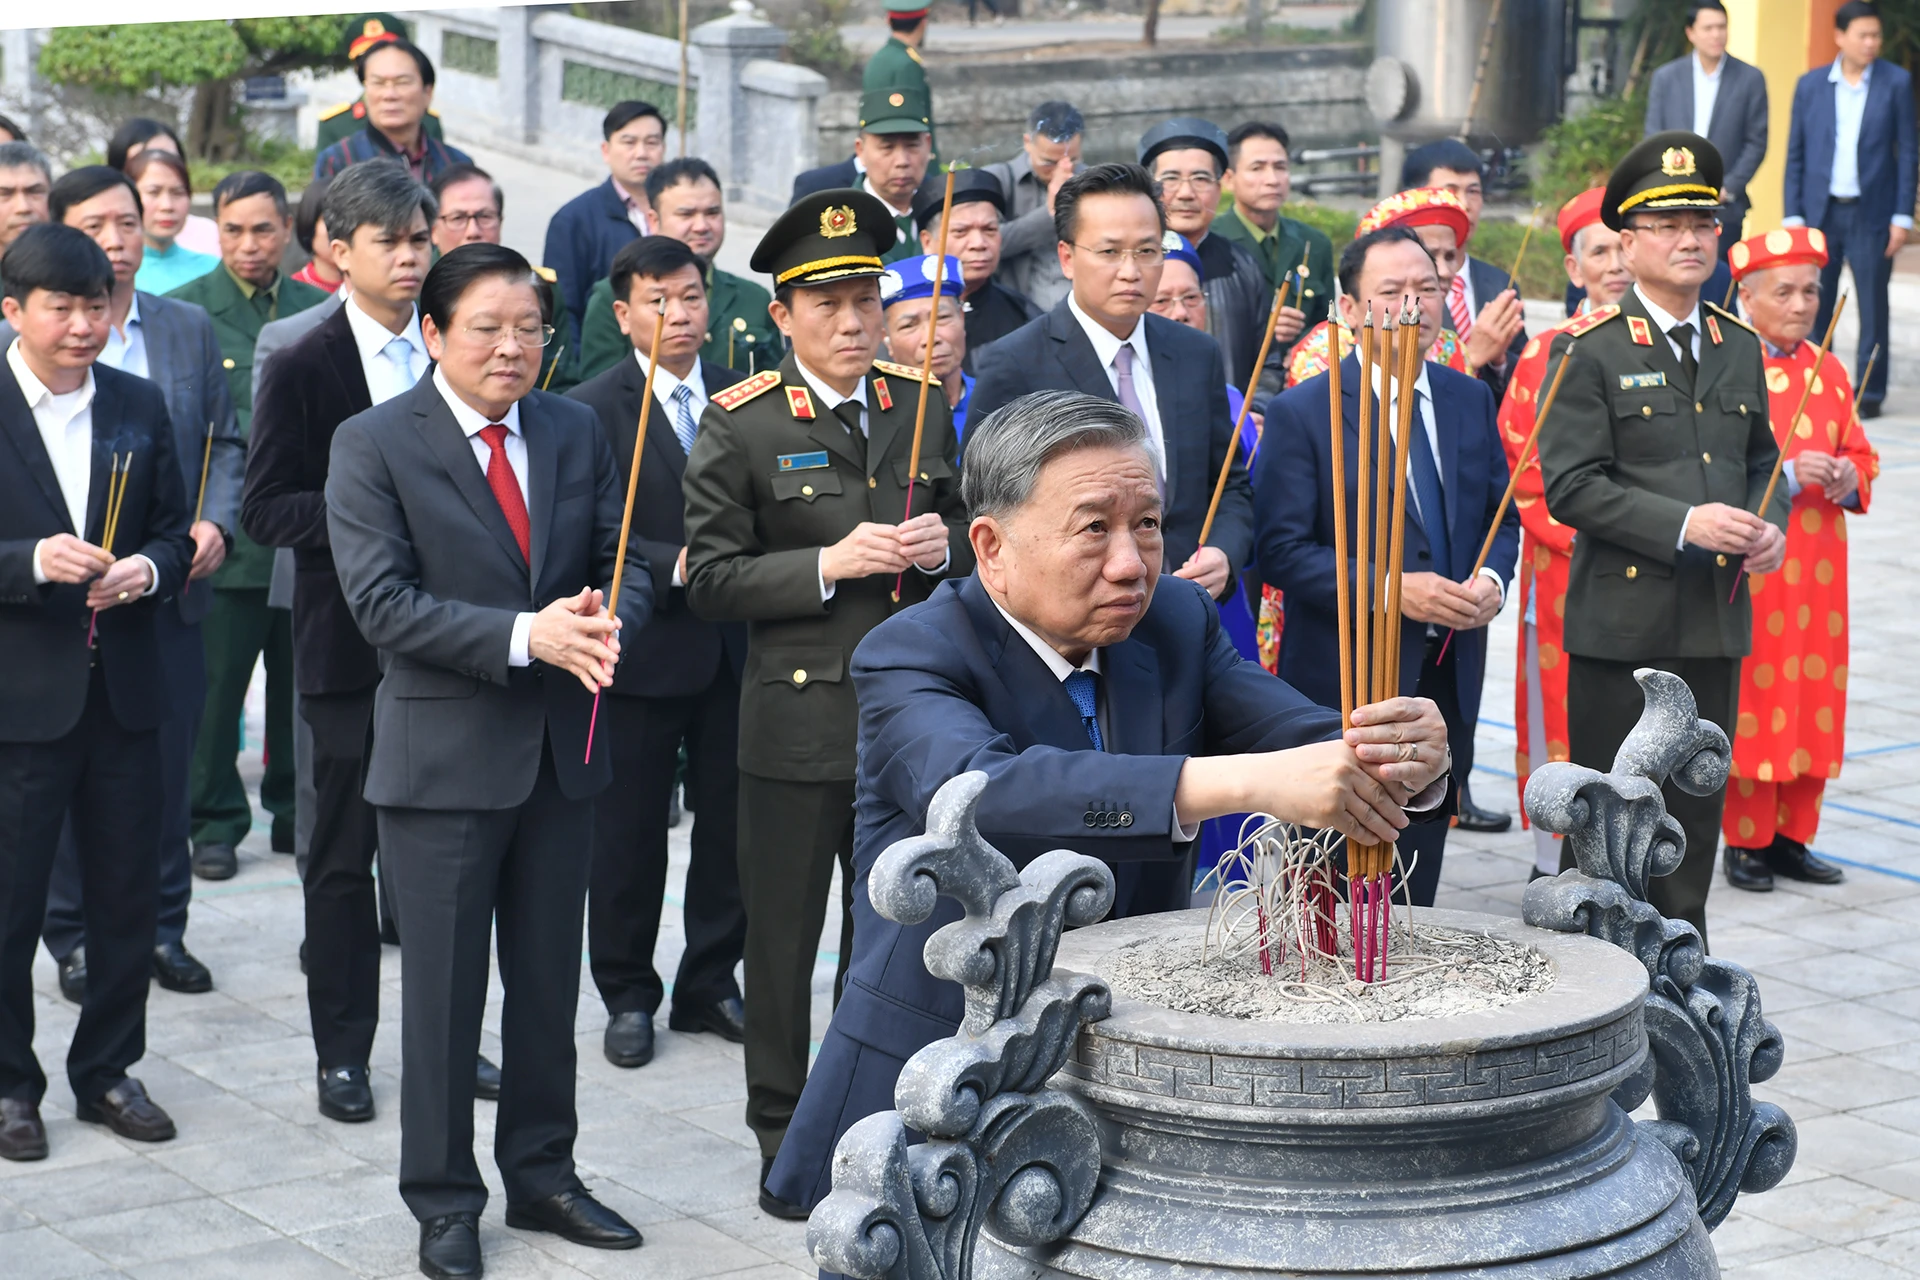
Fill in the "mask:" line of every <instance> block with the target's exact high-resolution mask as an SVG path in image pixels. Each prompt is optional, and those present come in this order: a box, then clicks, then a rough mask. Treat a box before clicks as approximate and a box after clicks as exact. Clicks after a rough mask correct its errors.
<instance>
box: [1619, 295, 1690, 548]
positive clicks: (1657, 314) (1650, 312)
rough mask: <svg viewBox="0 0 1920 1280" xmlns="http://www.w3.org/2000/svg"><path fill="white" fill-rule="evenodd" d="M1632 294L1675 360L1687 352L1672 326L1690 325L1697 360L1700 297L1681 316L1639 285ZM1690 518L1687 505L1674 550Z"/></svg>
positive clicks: (1684, 536)
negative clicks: (1654, 299) (1660, 305)
mask: <svg viewBox="0 0 1920 1280" xmlns="http://www.w3.org/2000/svg"><path fill="white" fill-rule="evenodd" d="M1633 296H1634V297H1636V298H1638V299H1640V305H1641V306H1643V307H1645V308H1646V309H1647V316H1648V317H1649V318H1650V319H1651V320H1652V321H1653V322H1654V324H1656V325H1658V326H1659V328H1660V332H1661V334H1662V335H1664V336H1665V338H1666V340H1667V349H1668V350H1669V351H1671V352H1673V357H1674V359H1676V360H1685V359H1686V358H1687V353H1686V352H1683V351H1681V350H1680V340H1679V339H1678V338H1676V337H1674V336H1673V326H1675V325H1677V324H1690V325H1692V326H1693V339H1692V341H1691V343H1690V344H1689V345H1690V347H1691V348H1692V355H1693V358H1694V359H1695V360H1698V359H1699V358H1700V299H1699V298H1697V297H1696V298H1695V299H1694V300H1693V310H1692V311H1690V312H1688V313H1687V314H1686V315H1685V316H1684V317H1682V316H1671V315H1668V314H1667V313H1666V312H1665V311H1663V310H1661V309H1660V307H1659V306H1657V305H1656V304H1655V303H1654V302H1653V301H1652V300H1651V299H1649V298H1648V297H1647V295H1646V294H1644V293H1642V292H1641V291H1640V286H1639V285H1637V284H1636V285H1634V286H1633ZM1692 519H1693V508H1692V507H1688V508H1687V514H1686V515H1685V516H1684V517H1683V518H1682V519H1681V521H1680V541H1678V542H1676V543H1674V544H1673V546H1674V549H1675V550H1676V551H1678V550H1683V549H1684V548H1685V547H1686V545H1687V522H1688V521H1690V520H1692Z"/></svg>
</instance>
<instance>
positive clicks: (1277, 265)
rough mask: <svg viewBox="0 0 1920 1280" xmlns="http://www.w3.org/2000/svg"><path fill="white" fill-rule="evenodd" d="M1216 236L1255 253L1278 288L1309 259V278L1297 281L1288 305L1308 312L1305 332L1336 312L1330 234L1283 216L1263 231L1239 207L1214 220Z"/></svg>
mask: <svg viewBox="0 0 1920 1280" xmlns="http://www.w3.org/2000/svg"><path fill="white" fill-rule="evenodd" d="M1211 230H1212V232H1213V234H1214V235H1217V236H1220V237H1223V238H1224V239H1227V240H1235V241H1238V242H1239V243H1241V244H1243V245H1245V246H1247V248H1248V249H1250V250H1252V251H1253V256H1254V257H1255V258H1258V259H1259V260H1260V265H1261V266H1263V267H1265V268H1266V269H1267V284H1268V286H1269V287H1271V288H1274V289H1278V288H1279V287H1280V281H1281V279H1282V278H1283V277H1284V276H1285V275H1286V274H1287V272H1289V271H1292V270H1294V269H1295V268H1297V267H1298V266H1299V265H1300V259H1301V258H1302V257H1303V256H1304V257H1305V258H1306V260H1307V278H1306V282H1305V284H1304V286H1303V285H1302V283H1301V282H1300V281H1298V280H1296V281H1294V285H1293V289H1292V291H1291V292H1290V293H1288V295H1287V305H1288V306H1290V307H1298V308H1299V309H1300V310H1301V311H1303V312H1305V313H1306V316H1307V323H1306V328H1304V329H1302V330H1301V332H1302V333H1306V332H1309V331H1311V330H1312V328H1313V327H1314V326H1315V325H1317V324H1319V323H1321V322H1322V321H1324V320H1325V319H1326V318H1327V316H1328V315H1329V314H1330V313H1331V312H1332V309H1333V293H1334V282H1333V271H1334V260H1333V241H1332V240H1329V239H1328V238H1327V233H1326V232H1324V231H1321V230H1318V229H1317V228H1314V227H1310V226H1308V225H1307V224H1306V223H1304V222H1296V221H1295V220H1294V219H1292V218H1289V217H1286V216H1284V215H1283V216H1281V217H1279V218H1277V219H1275V220H1274V224H1273V230H1271V231H1262V230H1261V229H1260V228H1258V227H1256V226H1254V225H1253V223H1251V222H1249V221H1248V220H1247V218H1246V216H1245V215H1244V214H1242V213H1241V212H1240V210H1239V209H1238V208H1233V209H1229V210H1227V211H1226V212H1225V213H1223V214H1221V215H1220V216H1219V217H1217V218H1215V219H1214V220H1213V226H1212V228H1211Z"/></svg>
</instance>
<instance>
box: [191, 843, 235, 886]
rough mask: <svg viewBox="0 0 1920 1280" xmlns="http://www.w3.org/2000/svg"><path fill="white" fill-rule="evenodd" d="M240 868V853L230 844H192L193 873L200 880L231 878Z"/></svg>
mask: <svg viewBox="0 0 1920 1280" xmlns="http://www.w3.org/2000/svg"><path fill="white" fill-rule="evenodd" d="M239 870H240V855H239V854H237V853H235V852H234V851H233V846H232V845H230V844H221V843H218V842H215V843H212V844H196V845H195V846H193V874H195V875H197V876H199V877H200V878H201V879H202V880H231V879H233V877H234V875H235V873H237V872H238V871H239Z"/></svg>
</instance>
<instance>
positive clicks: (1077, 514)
mask: <svg viewBox="0 0 1920 1280" xmlns="http://www.w3.org/2000/svg"><path fill="white" fill-rule="evenodd" d="M1157 461H1158V456H1157V454H1156V453H1155V451H1154V450H1153V447H1152V437H1151V436H1150V435H1149V434H1148V432H1147V430H1146V428H1145V427H1144V426H1143V424H1142V423H1141V421H1140V419H1139V417H1138V416H1136V415H1135V414H1133V413H1131V412H1129V411H1128V410H1126V409H1124V408H1122V407H1121V406H1119V405H1117V404H1115V403H1113V402H1112V401H1111V400H1108V399H1106V398H1105V397H1096V396H1089V395H1083V394H1080V393H1077V392H1060V391H1055V392H1044V393H1039V394H1035V395H1031V396H1026V397H1023V398H1021V399H1020V400H1017V401H1015V402H1014V403H1013V404H1011V405H1009V406H1007V407H1006V408H1003V409H1002V410H1000V411H999V412H998V413H995V414H994V415H992V416H991V417H989V418H987V419H986V420H985V421H984V422H982V423H980V424H979V425H977V426H975V427H974V429H973V430H972V431H970V432H969V433H968V437H967V466H966V471H965V475H964V478H963V479H962V482H961V483H962V486H963V496H964V497H965V500H966V504H967V510H968V512H969V514H970V515H971V517H972V523H971V525H970V526H969V528H968V531H967V533H968V538H969V540H970V541H971V543H972V545H973V550H974V554H975V557H976V563H977V570H976V572H975V574H974V575H973V576H972V577H969V578H966V579H964V580H960V581H949V582H946V583H943V584H942V585H941V586H940V587H939V588H938V589H936V590H935V591H934V593H933V596H932V597H931V598H930V599H929V600H927V601H926V603H924V604H921V605H918V606H916V607H914V608H912V609H908V610H905V611H903V612H902V613H899V614H897V615H895V616H894V617H893V618H891V619H889V620H888V621H886V622H883V623H881V624H880V625H879V626H877V627H875V628H874V629H873V630H872V631H871V632H869V633H868V635H867V637H866V639H865V640H863V641H862V642H861V644H860V647H859V648H858V649H857V650H856V651H855V652H854V655H853V681H854V687H855V690H856V691H857V693H858V694H859V699H860V776H859V782H858V791H857V798H856V833H855V839H854V857H853V861H854V870H855V873H856V877H857V878H856V880H855V892H854V931H853V937H854V944H853V945H854V950H853V960H852V964H851V967H850V968H849V970H848V972H847V982H846V988H845V991H844V993H843V994H842V996H841V998H840V1005H839V1007H838V1009H836V1010H835V1012H834V1015H833V1024H832V1026H831V1027H829V1028H828V1030H827V1035H826V1039H825V1041H824V1042H823V1043H822V1045H821V1049H820V1057H819V1060H818V1062H817V1063H816V1065H815V1067H814V1069H813V1071H812V1073H811V1074H810V1075H809V1076H808V1078H807V1088H806V1092H805V1093H804V1094H802V1095H801V1098H800V1105H799V1107H798V1109H797V1110H796V1111H795V1112H794V1117H793V1122H792V1125H791V1127H790V1128H789V1129H788V1131H787V1137H786V1141H785V1143H784V1144H783V1145H782V1146H781V1148H780V1155H779V1157H778V1159H776V1160H775V1162H774V1166H773V1170H772V1173H771V1175H770V1176H769V1178H768V1181H767V1187H768V1189H769V1190H770V1191H771V1192H772V1193H773V1194H774V1195H777V1196H779V1197H780V1198H781V1199H782V1200H786V1201H788V1202H790V1203H794V1204H799V1205H812V1204H814V1203H816V1202H817V1201H818V1200H819V1199H820V1198H821V1197H822V1196H823V1195H825V1194H826V1192H827V1191H828V1190H829V1185H828V1180H829V1176H830V1175H829V1168H830V1161H831V1157H832V1154H833V1149H834V1146H835V1144H836V1143H837V1142H838V1141H839V1138H840V1135H841V1134H843V1133H845V1132H846V1130H847V1128H848V1126H850V1125H852V1124H853V1123H854V1122H855V1121H857V1120H860V1119H861V1118H863V1117H865V1116H868V1115H871V1114H873V1113H874V1112H876V1111H881V1110H884V1109H886V1108H887V1107H890V1106H892V1105H893V1089H894V1084H895V1081H896V1080H897V1079H898V1078H899V1074H900V1069H901V1066H902V1065H903V1064H904V1063H905V1061H906V1060H907V1059H908V1058H909V1057H911V1056H912V1055H913V1054H914V1053H915V1052H917V1051H918V1050H919V1049H920V1048H921V1047H922V1046H924V1045H926V1044H928V1043H930V1042H932V1041H934V1040H937V1039H939V1038H941V1037H943V1036H948V1035H951V1034H953V1031H954V1029H955V1028H956V1027H957V1026H958V1025H959V1022H960V1015H961V1004H962V1001H961V993H960V988H959V986H958V985H956V984H954V983H950V982H943V981H939V980H936V979H934V978H933V977H931V976H930V975H929V974H928V973H927V971H926V968H925V966H924V965H923V964H922V962H921V955H922V951H923V948H924V946H925V944H926V940H927V938H928V937H929V936H930V935H931V934H932V933H933V931H934V930H936V929H939V928H940V927H942V926H943V925H945V924H948V923H949V922H951V921H953V920H956V919H958V918H959V913H958V911H957V910H955V909H953V907H952V904H950V903H943V904H942V905H941V907H940V908H938V909H936V910H935V912H934V914H933V916H932V918H930V919H929V920H927V921H926V922H925V923H923V924H920V925H916V926H912V927H903V926H900V925H897V924H894V923H892V922H891V921H888V920H884V919H882V918H881V917H880V916H879V915H878V914H877V913H876V912H875V911H874V910H873V907H872V904H871V902H870V901H869V899H868V897H867V892H866V887H865V880H866V877H867V875H868V873H869V872H870V871H871V869H872V867H873V863H874V860H875V859H876V858H877V857H878V856H879V855H880V853H881V851H882V850H884V849H886V848H887V847H888V846H889V845H890V844H892V843H893V842H894V841H896V840H900V839H903V838H905V837H907V836H911V835H915V834H918V833H919V832H920V831H921V830H922V828H923V825H924V822H925V816H926V811H927V805H928V804H929V803H930V802H931V801H932V799H933V794H934V792H935V791H937V790H938V789H939V788H940V786H941V785H942V784H943V783H945V782H946V781H947V780H948V779H950V778H952V777H954V776H955V775H957V774H960V773H964V772H966V771H968V770H970V769H979V770H983V771H985V772H986V773H987V775H988V776H989V777H990V778H991V779H992V785H990V786H989V787H988V788H987V790H986V794H985V795H984V797H983V798H982V800H981V805H980V811H979V815H978V822H979V827H980V831H981V834H982V835H984V836H985V837H986V838H987V839H988V840H990V841H992V842H993V844H994V845H995V846H996V847H998V848H999V849H1000V850H1002V851H1003V852H1004V853H1006V854H1007V856H1008V857H1010V858H1012V859H1013V860H1014V862H1015V863H1017V864H1021V865H1024V864H1025V863H1026V862H1028V861H1030V860H1031V859H1033V858H1035V857H1037V856H1039V855H1040V854H1041V853H1044V852H1046V851H1047V850H1049V849H1057V848H1061V847H1067V848H1072V849H1077V850H1080V851H1082V852H1085V853H1089V854H1092V855H1094V856H1096V857H1099V858H1100V859H1102V860H1103V861H1105V862H1107V863H1108V864H1109V865H1110V866H1112V867H1113V869H1114V873H1115V882H1116V889H1117V892H1116V895H1115V898H1114V912H1115V914H1116V915H1141V914H1145V913H1147V912H1151V911H1164V910H1169V909H1173V908H1179V907H1185V906H1186V905H1187V904H1188V901H1189V899H1190V896H1191V888H1190V886H1191V883H1192V881H1191V874H1192V860H1191V851H1192V848H1193V840H1194V837H1195V836H1196V835H1197V834H1198V833H1199V829H1200V823H1201V822H1202V821H1204V820H1205V819H1207V818H1211V817H1217V816H1219V815H1221V814H1225V813H1239V812H1245V811H1262V812H1267V813H1271V814H1273V815H1275V816H1276V817H1280V818H1284V819H1285V820H1287V821H1290V822H1297V823H1301V824H1304V825H1307V826H1313V827H1332V828H1336V829H1338V830H1340V831H1342V832H1345V833H1346V834H1348V835H1350V836H1356V837H1362V838H1368V839H1374V840H1388V839H1392V838H1393V835H1394V833H1395V832H1397V831H1398V830H1399V829H1400V828H1402V827H1405V826H1406V825H1407V823H1408V816H1407V814H1408V813H1409V812H1412V813H1414V814H1416V815H1430V816H1435V817H1437V816H1439V815H1440V814H1443V813H1444V812H1445V807H1444V803H1443V802H1444V800H1445V797H1446V791H1447V787H1446V776H1447V749H1446V725H1445V721H1444V720H1443V719H1442V718H1441V716H1440V713H1439V711H1438V709H1437V708H1435V707H1434V705H1433V704H1432V703H1431V702H1427V701H1423V700H1421V699H1417V698H1392V699H1388V700H1387V701H1386V702H1383V703H1379V704H1377V705H1375V706H1371V707H1366V708H1363V709H1361V710H1357V711H1356V712H1355V713H1354V725H1355V727H1354V728H1353V729H1352V730H1351V731H1350V732H1348V734H1347V735H1346V738H1345V740H1344V741H1343V740H1342V739H1341V735H1340V717H1339V715H1338V713H1337V712H1329V711H1327V710H1325V709H1323V708H1321V707H1317V706H1315V705H1314V704H1313V703H1312V702H1310V701H1309V700H1308V699H1306V698H1304V697H1302V696H1301V695H1300V694H1298V693H1296V692H1295V691H1294V690H1293V689H1291V688H1289V687H1288V686H1287V685H1285V684H1284V683H1282V682H1280V681H1278V680H1275V679H1274V678H1273V677H1271V676H1269V675H1268V674H1267V673H1266V672H1264V671H1262V670H1261V669H1260V668H1259V666H1258V665H1256V664H1254V663H1250V662H1247V661H1245V660H1243V659H1242V658H1241V657H1240V655H1239V654H1238V652H1237V651H1235V649H1234V647H1233V642H1232V641H1231V640H1229V639H1228V638H1227V635H1226V633H1225V632H1224V631H1222V630H1221V628H1220V622H1219V615H1218V614H1217V613H1216V611H1215V610H1214V608H1213V605H1212V604H1211V602H1210V601H1209V600H1208V599H1207V596H1206V594H1205V593H1204V592H1203V591H1202V590H1201V589H1200V587H1199V586H1198V585H1197V584H1194V583H1192V582H1188V581H1182V580H1180V579H1177V578H1167V579H1162V578H1161V576H1160V569H1161V565H1162V562H1163V559H1164V555H1165V548H1164V538H1163V535H1162V532H1161V527H1160V517H1161V508H1162V502H1161V485H1160V480H1159V477H1158V474H1157V465H1156V464H1157ZM1156 587H1157V588H1158V589H1157V590H1156Z"/></svg>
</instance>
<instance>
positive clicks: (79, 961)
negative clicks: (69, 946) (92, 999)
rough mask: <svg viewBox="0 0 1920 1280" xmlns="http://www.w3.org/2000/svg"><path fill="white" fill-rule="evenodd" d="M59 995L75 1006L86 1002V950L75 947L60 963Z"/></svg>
mask: <svg viewBox="0 0 1920 1280" xmlns="http://www.w3.org/2000/svg"><path fill="white" fill-rule="evenodd" d="M60 994H61V995H63V996H65V997H66V998H67V999H69V1000H71V1001H73V1002H74V1003H75V1004H85V1003H86V1002H87V949H86V948H85V947H75V948H74V949H73V952H72V954H70V955H69V956H68V957H67V958H66V959H65V960H62V961H61V962H60Z"/></svg>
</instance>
